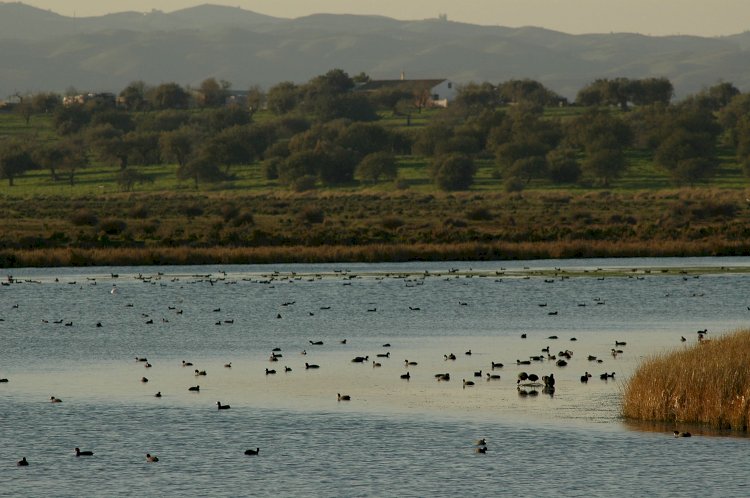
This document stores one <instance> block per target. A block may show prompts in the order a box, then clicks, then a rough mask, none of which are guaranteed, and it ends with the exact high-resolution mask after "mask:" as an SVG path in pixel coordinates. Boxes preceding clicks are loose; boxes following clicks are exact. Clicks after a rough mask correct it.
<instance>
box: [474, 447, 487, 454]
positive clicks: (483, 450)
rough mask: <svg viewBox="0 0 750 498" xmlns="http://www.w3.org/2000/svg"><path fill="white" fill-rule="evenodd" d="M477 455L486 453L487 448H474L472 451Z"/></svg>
mask: <svg viewBox="0 0 750 498" xmlns="http://www.w3.org/2000/svg"><path fill="white" fill-rule="evenodd" d="M474 451H475V452H477V453H487V447H486V446H480V447H479V448H476V449H475V450H474Z"/></svg>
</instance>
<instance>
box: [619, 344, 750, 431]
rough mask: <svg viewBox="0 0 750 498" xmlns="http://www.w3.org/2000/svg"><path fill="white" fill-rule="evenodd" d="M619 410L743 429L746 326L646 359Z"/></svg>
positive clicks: (748, 412)
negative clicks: (682, 348)
mask: <svg viewBox="0 0 750 498" xmlns="http://www.w3.org/2000/svg"><path fill="white" fill-rule="evenodd" d="M622 413H623V416H625V417H627V418H630V419H636V420H645V421H662V422H675V423H678V422H679V423H699V424H705V425H708V426H710V427H712V428H715V429H731V430H734V431H744V432H747V430H748V420H749V419H750V330H740V331H736V332H733V333H730V334H727V335H725V336H722V337H718V338H716V339H711V340H704V341H702V342H699V343H698V344H696V345H694V346H692V347H689V348H686V349H684V350H678V351H673V352H669V353H665V354H660V355H656V356H653V357H650V358H648V359H646V360H645V361H644V362H643V363H642V364H641V365H640V366H639V367H638V369H637V370H636V372H635V374H634V375H633V376H632V377H631V378H630V380H629V381H628V382H627V383H626V385H625V391H624V398H623V409H622Z"/></svg>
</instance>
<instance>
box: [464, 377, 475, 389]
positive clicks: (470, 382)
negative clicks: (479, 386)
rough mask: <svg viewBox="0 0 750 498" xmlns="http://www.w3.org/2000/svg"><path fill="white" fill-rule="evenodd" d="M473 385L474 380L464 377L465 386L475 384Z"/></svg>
mask: <svg viewBox="0 0 750 498" xmlns="http://www.w3.org/2000/svg"><path fill="white" fill-rule="evenodd" d="M473 385H474V381H472V380H466V379H464V387H466V386H473Z"/></svg>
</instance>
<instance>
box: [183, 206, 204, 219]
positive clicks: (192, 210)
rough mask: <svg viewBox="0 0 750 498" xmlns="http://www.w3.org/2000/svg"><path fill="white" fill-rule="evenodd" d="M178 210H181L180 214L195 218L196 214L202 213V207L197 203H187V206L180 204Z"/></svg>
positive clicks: (200, 214)
mask: <svg viewBox="0 0 750 498" xmlns="http://www.w3.org/2000/svg"><path fill="white" fill-rule="evenodd" d="M180 211H182V214H184V215H185V216H187V217H188V218H195V217H196V216H202V215H203V208H202V207H201V206H199V205H198V204H189V205H187V206H182V208H181V209H180Z"/></svg>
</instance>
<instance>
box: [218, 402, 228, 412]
mask: <svg viewBox="0 0 750 498" xmlns="http://www.w3.org/2000/svg"><path fill="white" fill-rule="evenodd" d="M216 406H218V407H219V410H229V409H230V408H231V406H229V405H222V404H221V401H217V402H216Z"/></svg>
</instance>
